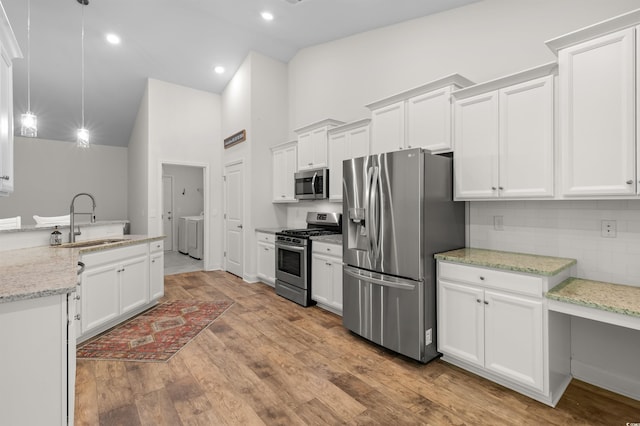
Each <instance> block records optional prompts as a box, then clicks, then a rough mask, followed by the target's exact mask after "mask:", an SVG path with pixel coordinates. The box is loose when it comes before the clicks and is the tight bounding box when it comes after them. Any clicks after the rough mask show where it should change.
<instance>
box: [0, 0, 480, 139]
mask: <svg viewBox="0 0 640 426" xmlns="http://www.w3.org/2000/svg"><path fill="white" fill-rule="evenodd" d="M30 1H31V27H30V28H31V31H30V39H31V42H30V49H27V0H1V2H2V5H3V6H4V8H5V11H6V13H7V16H8V17H9V21H10V22H11V25H12V27H13V30H14V32H15V34H16V38H17V39H18V43H19V44H20V47H21V49H22V52H23V55H24V57H25V58H24V59H17V60H15V62H14V114H15V116H16V117H17V118H19V116H20V114H21V113H23V112H24V111H26V107H27V61H26V57H27V53H30V57H31V110H32V111H33V112H34V113H35V114H36V115H37V116H38V128H39V129H38V137H39V138H43V139H55V140H63V141H75V134H76V133H75V132H76V129H77V128H78V127H79V126H80V122H81V68H82V67H81V64H82V63H81V22H82V12H83V11H82V6H81V5H80V3H79V2H78V1H77V0H30ZM475 1H477V0H133V1H132V0H127V1H125V0H89V5H87V6H84V22H85V41H84V43H85V117H86V118H85V123H86V126H85V127H87V128H88V129H89V130H90V131H91V138H92V143H97V144H102V145H113V146H127V144H128V143H129V137H130V134H131V130H132V128H133V125H134V121H135V118H136V114H137V111H138V107H139V104H140V100H141V97H142V94H143V92H144V88H145V82H146V79H147V78H154V79H158V80H163V81H167V82H170V83H175V84H179V85H183V86H187V87H191V88H194V89H199V90H204V91H208V92H212V93H221V92H222V90H223V89H224V87H225V86H226V84H227V83H228V82H229V80H230V79H231V77H232V76H233V74H234V73H235V71H236V70H237V69H238V67H239V66H240V65H241V63H242V60H243V59H244V58H245V57H246V55H247V54H248V52H249V51H251V50H253V51H256V52H260V53H262V54H264V55H267V56H270V57H272V58H275V59H278V60H280V61H283V62H288V61H289V60H290V59H291V58H292V57H293V56H294V55H295V54H296V52H297V51H298V50H300V49H302V48H304V47H308V46H312V45H315V44H318V43H323V42H326V41H330V40H334V39H338V38H342V37H346V36H348V35H352V34H356V33H359V32H363V31H367V30H371V29H375V28H379V27H383V26H387V25H391V24H394V23H398V22H402V21H405V20H408V19H412V18H417V17H421V16H425V15H428V14H433V13H438V12H441V11H444V10H447V9H452V8H455V7H459V6H463V5H466V4H469V3H473V2H475ZM263 11H269V12H271V13H272V14H273V15H274V19H273V20H272V21H265V20H263V19H262V18H261V16H260V13H261V12H263ZM108 33H115V34H117V35H119V36H120V37H121V39H122V42H121V44H119V45H111V44H109V43H107V42H106V40H105V36H106V34H108ZM218 65H220V66H223V67H224V68H225V72H224V73H223V74H216V73H214V72H213V68H214V67H215V66H218ZM16 129H17V131H18V132H19V124H16Z"/></svg>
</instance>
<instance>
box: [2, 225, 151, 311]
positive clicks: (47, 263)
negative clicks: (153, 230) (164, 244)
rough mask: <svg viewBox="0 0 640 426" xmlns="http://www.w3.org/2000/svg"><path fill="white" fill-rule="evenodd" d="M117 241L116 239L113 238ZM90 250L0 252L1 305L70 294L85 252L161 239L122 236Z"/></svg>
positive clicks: (41, 249)
mask: <svg viewBox="0 0 640 426" xmlns="http://www.w3.org/2000/svg"><path fill="white" fill-rule="evenodd" d="M112 239H116V238H112ZM117 239H121V241H117V242H114V243H110V244H101V245H98V246H93V247H71V248H62V247H49V246H41V247H32V248H24V249H18V250H8V251H4V252H2V256H0V271H2V274H0V303H4V302H13V301H16V300H22V299H33V298H37V297H45V296H52V295H55V294H64V293H70V292H72V291H74V290H75V288H76V281H77V271H78V260H79V259H80V257H81V256H82V254H85V253H92V252H96V251H101V250H108V249H111V248H115V247H123V246H127V245H135V244H140V243H145V242H150V241H157V240H161V239H164V236H162V237H148V236H146V235H124V236H120V237H117Z"/></svg>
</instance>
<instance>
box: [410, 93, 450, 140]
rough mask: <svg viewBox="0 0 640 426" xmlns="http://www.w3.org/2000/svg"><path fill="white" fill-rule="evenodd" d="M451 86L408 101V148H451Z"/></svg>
mask: <svg viewBox="0 0 640 426" xmlns="http://www.w3.org/2000/svg"><path fill="white" fill-rule="evenodd" d="M450 98H451V87H445V88H442V89H439V90H434V91H433V92H429V93H425V94H422V95H419V96H415V97H413V98H410V99H409V100H408V101H407V140H406V145H407V148H418V147H421V148H426V149H428V150H430V151H432V152H447V151H451V149H452V146H451V145H452V144H451V101H450Z"/></svg>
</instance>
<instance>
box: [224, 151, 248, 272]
mask: <svg viewBox="0 0 640 426" xmlns="http://www.w3.org/2000/svg"><path fill="white" fill-rule="evenodd" d="M238 164H241V165H242V197H243V200H242V222H243V223H244V224H245V225H246V223H247V221H246V220H245V219H246V217H247V214H246V211H247V208H246V207H247V206H246V203H245V202H244V201H245V199H244V194H245V188H246V183H245V182H246V176H245V168H244V164H245V163H244V157H242V158H239V159H237V160H233V161H230V162H228V163H225V164H224V165H223V166H222V181H223V182H222V188H223V189H222V212H223V215H224V219H223V220H222V229H224V232H223V233H224V247H223V248H222V250H223V252H225V253H226V252H227V218H226V213H227V183H226V179H225V176H226V172H227V168H228V167H231V166H235V165H238ZM246 229H247V227H246V226H245V227H244V228H243V232H242V277H241V278H242V279H243V280H245V273H244V271H245V267H246V264H247V257H246V255H245V254H246V252H247V247H246V245H247V244H246V239H245V236H246V233H245V231H246ZM222 268H223V270H224V271H226V270H227V256H224V258H223V259H222ZM245 281H246V280H245Z"/></svg>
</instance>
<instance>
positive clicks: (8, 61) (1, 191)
mask: <svg viewBox="0 0 640 426" xmlns="http://www.w3.org/2000/svg"><path fill="white" fill-rule="evenodd" d="M0 11H1V12H0V195H9V194H10V193H12V192H13V68H12V60H13V59H14V58H21V57H22V53H21V52H20V48H19V47H18V42H17V41H16V38H15V36H14V34H13V32H12V31H11V25H10V24H9V20H8V19H7V16H6V14H5V13H4V10H3V9H2V7H1V5H0Z"/></svg>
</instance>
